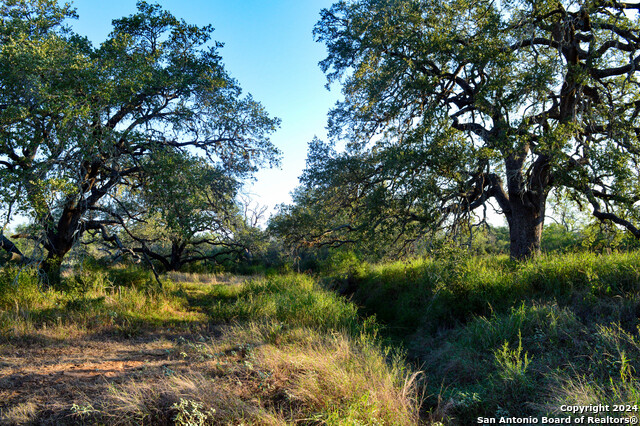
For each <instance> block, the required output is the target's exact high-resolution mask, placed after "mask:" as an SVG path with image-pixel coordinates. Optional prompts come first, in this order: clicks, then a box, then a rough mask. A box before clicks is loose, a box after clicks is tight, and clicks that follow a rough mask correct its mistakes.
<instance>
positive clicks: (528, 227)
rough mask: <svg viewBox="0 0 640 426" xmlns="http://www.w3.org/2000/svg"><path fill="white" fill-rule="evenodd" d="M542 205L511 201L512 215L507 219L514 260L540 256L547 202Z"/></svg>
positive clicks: (511, 252)
mask: <svg viewBox="0 0 640 426" xmlns="http://www.w3.org/2000/svg"><path fill="white" fill-rule="evenodd" d="M541 204H542V205H543V206H535V205H531V204H527V203H523V202H521V201H520V200H517V201H516V202H514V201H513V200H512V201H511V209H512V214H511V215H510V217H507V222H508V223H509V238H510V242H511V244H510V255H511V258H512V259H515V260H526V259H531V258H534V257H536V256H538V255H539V254H540V248H541V246H540V244H541V241H542V227H543V225H544V204H545V202H544V201H542V203H541ZM540 207H542V208H540Z"/></svg>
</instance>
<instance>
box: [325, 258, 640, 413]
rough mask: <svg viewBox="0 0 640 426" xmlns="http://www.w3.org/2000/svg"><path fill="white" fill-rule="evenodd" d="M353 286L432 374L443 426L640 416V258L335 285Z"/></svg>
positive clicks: (431, 401)
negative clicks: (583, 415)
mask: <svg viewBox="0 0 640 426" xmlns="http://www.w3.org/2000/svg"><path fill="white" fill-rule="evenodd" d="M345 280H348V281H349V284H348V286H346V287H348V288H350V289H351V292H352V298H353V300H354V301H356V302H357V303H359V304H361V305H362V306H363V307H364V309H365V311H366V312H367V313H368V314H375V315H376V316H377V318H378V320H379V321H380V322H381V323H382V324H383V325H384V329H383V330H384V334H385V335H386V336H387V337H388V338H390V339H391V340H392V341H393V342H395V343H396V344H401V345H404V346H405V347H406V348H407V350H408V353H409V356H410V357H411V358H412V359H414V360H416V362H418V363H419V364H420V365H422V368H423V370H424V373H425V381H424V383H425V386H426V387H425V389H426V390H425V392H426V394H427V395H429V398H428V399H427V401H426V403H425V409H426V410H427V411H430V418H431V419H433V420H434V421H435V420H439V421H443V422H444V423H450V424H468V423H469V422H471V421H473V420H474V419H476V418H477V417H480V416H481V417H489V418H498V419H499V418H500V417H501V416H519V417H526V416H533V417H537V418H540V417H542V416H558V415H560V416H564V415H565V414H566V413H562V412H561V411H560V406H561V405H563V404H569V405H585V404H587V405H588V404H598V403H600V404H610V405H613V404H630V405H632V406H635V405H640V404H639V402H640V399H639V397H640V392H639V390H640V382H639V381H638V376H637V372H638V371H640V337H639V333H640V328H639V324H640V321H639V313H640V253H638V252H635V253H613V254H609V255H596V254H590V253H580V254H564V255H553V256H551V255H549V256H542V257H540V258H539V259H536V260H533V261H530V262H527V263H520V264H519V263H515V262H512V261H510V260H509V259H508V258H506V257H474V258H464V257H459V256H458V257H454V258H449V259H415V260H412V261H407V262H395V263H390V264H389V263H388V264H380V265H364V266H363V265H361V266H360V267H359V268H357V269H355V270H352V272H351V274H350V275H349V276H347V277H345V276H344V275H342V276H337V278H334V285H335V286H336V287H337V288H344V287H345V284H344V281H345ZM608 414H609V415H612V413H608ZM634 414H636V413H635V412H630V413H613V415H614V416H627V415H634Z"/></svg>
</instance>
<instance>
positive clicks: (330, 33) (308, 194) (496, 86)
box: [273, 0, 640, 259]
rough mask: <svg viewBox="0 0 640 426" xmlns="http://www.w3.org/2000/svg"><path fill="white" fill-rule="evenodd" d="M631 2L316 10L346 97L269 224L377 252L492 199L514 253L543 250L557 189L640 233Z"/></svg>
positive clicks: (454, 231) (332, 72)
mask: <svg viewBox="0 0 640 426" xmlns="http://www.w3.org/2000/svg"><path fill="white" fill-rule="evenodd" d="M625 7H626V6H625V5H622V4H612V3H602V2H579V3H575V2H571V1H542V2H540V1H533V0H523V1H515V2H509V3H495V2H478V1H468V0H447V1H414V0H358V1H337V2H336V3H335V4H333V6H332V7H330V8H328V9H324V10H323V11H322V12H321V19H320V21H319V22H318V23H317V24H316V27H315V29H314V34H315V36H316V38H317V40H318V41H320V42H323V43H324V44H325V45H326V47H327V57H326V58H325V59H324V60H323V61H322V62H321V63H320V66H321V68H322V70H323V71H324V72H325V73H326V74H327V80H328V84H331V83H334V82H337V83H340V85H341V87H342V93H343V95H344V100H342V101H340V102H338V103H337V104H336V107H335V108H334V109H333V110H332V111H331V112H330V114H329V123H328V127H329V130H330V136H331V138H332V141H331V142H330V143H325V142H322V141H320V140H317V139H314V140H313V141H311V142H310V144H309V152H308V156H307V167H306V169H305V171H304V173H303V175H302V177H301V182H302V186H301V187H300V188H299V189H298V190H297V191H296V193H295V194H294V205H292V206H283V207H282V208H281V211H280V215H279V216H278V217H277V218H275V219H274V221H273V229H274V230H276V231H277V232H278V233H279V235H281V236H284V238H285V239H286V240H287V244H288V245H289V246H292V247H307V246H310V245H312V246H318V247H322V246H333V247H336V246H341V245H345V244H354V243H357V244H359V245H360V246H361V247H365V248H369V247H367V246H368V245H370V244H374V245H375V247H373V249H372V250H370V251H372V252H375V251H378V252H381V253H383V254H384V253H389V252H394V251H395V252H397V251H403V250H405V249H406V248H407V247H410V246H411V245H412V244H414V243H416V242H417V243H423V242H424V240H425V239H428V238H429V236H430V234H431V233H433V232H434V230H435V229H446V230H447V231H448V232H449V233H450V234H451V235H454V236H455V235H458V234H459V233H460V231H461V229H464V228H466V227H468V226H469V225H470V224H472V223H473V222H477V221H478V219H480V218H482V217H485V216H486V211H485V212H482V213H479V212H481V208H482V207H484V208H489V206H488V204H487V202H488V201H489V200H491V201H492V202H493V203H494V204H493V205H495V206H496V207H497V208H498V209H499V211H500V213H501V214H503V215H504V217H505V219H506V220H507V222H508V223H509V229H510V238H509V242H510V244H511V245H510V254H511V256H512V257H513V258H517V259H523V258H528V257H531V256H535V255H537V254H538V252H539V251H540V235H541V233H542V223H543V220H544V217H545V212H546V206H547V197H548V195H549V194H550V193H551V192H552V191H553V192H554V193H555V194H556V196H557V197H560V198H562V199H565V200H571V201H572V202H577V204H578V205H579V206H580V207H581V208H583V209H585V210H586V208H587V206H590V208H592V210H593V214H594V216H595V217H596V218H597V219H598V220H600V221H604V222H608V223H614V224H615V225H616V226H621V227H624V228H625V229H627V230H628V231H629V232H630V233H632V234H633V235H634V236H635V237H636V238H640V231H639V230H638V226H637V223H638V219H640V217H639V216H638V209H637V202H638V200H640V195H639V194H640V187H639V184H638V182H640V179H638V177H639V171H638V170H639V169H638V167H637V163H638V160H639V158H638V153H639V152H640V151H639V150H638V133H637V130H638V129H639V128H640V117H639V116H638V114H636V113H635V109H634V108H635V106H634V105H635V102H636V101H637V99H638V96H639V95H640V92H639V91H638V90H637V87H636V86H637V84H636V83H637V78H638V73H639V71H638V68H637V67H636V64H635V59H633V58H635V56H634V55H637V52H638V51H640V43H639V42H638V40H637V38H636V36H635V35H634V34H635V33H636V32H637V31H638V30H639V27H638V22H637V20H635V19H634V18H633V17H632V16H631V15H628V14H627V13H625ZM587 40H588V41H587ZM587 44H588V47H587ZM338 142H339V143H340V145H338ZM343 143H344V145H345V148H344V150H343V151H338V150H337V149H336V146H341V145H343ZM374 241H375V243H371V242H374ZM557 243H559V244H572V243H571V242H570V241H561V242H557ZM553 244H554V243H552V245H553Z"/></svg>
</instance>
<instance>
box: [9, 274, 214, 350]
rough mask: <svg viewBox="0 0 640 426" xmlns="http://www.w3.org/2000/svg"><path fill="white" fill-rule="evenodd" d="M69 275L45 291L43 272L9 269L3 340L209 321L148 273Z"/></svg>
mask: <svg viewBox="0 0 640 426" xmlns="http://www.w3.org/2000/svg"><path fill="white" fill-rule="evenodd" d="M65 275H66V276H65V277H64V279H63V280H62V282H61V283H60V285H59V286H57V288H43V287H42V285H41V281H40V279H39V278H40V277H39V276H38V272H37V270H35V269H22V270H21V269H15V268H7V267H5V268H3V269H2V270H1V271H0V337H4V338H10V337H20V336H25V335H29V334H33V333H46V334H48V335H51V336H55V335H56V334H60V336H64V335H68V334H77V333H80V334H82V333H84V332H87V331H100V330H104V331H108V330H112V331H116V332H124V333H125V334H131V333H134V332H136V331H137V330H139V329H140V328H142V327H149V326H157V325H160V324H174V323H176V324H177V323H189V322H193V321H198V320H200V321H201V320H203V316H202V315H201V314H198V313H196V312H192V311H190V310H189V309H188V308H187V304H186V301H185V300H184V299H181V298H179V297H177V296H175V295H174V294H173V291H172V290H173V289H174V288H175V287H176V286H175V285H174V284H172V283H168V287H167V288H165V289H159V288H158V287H157V286H155V285H152V282H151V281H150V280H148V279H147V278H148V276H147V273H146V272H140V271H135V270H133V269H129V270H128V271H127V272H122V271H118V272H117V273H112V272H110V271H104V270H82V271H79V272H77V273H75V274H65ZM114 277H116V278H117V280H116V279H114ZM126 277H128V278H129V279H128V280H127V279H125V278H126ZM143 277H145V278H144V279H143ZM56 330H57V332H56Z"/></svg>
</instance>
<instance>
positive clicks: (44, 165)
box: [0, 0, 279, 282]
mask: <svg viewBox="0 0 640 426" xmlns="http://www.w3.org/2000/svg"><path fill="white" fill-rule="evenodd" d="M137 8H138V10H137V12H136V13H135V14H133V15H131V16H129V17H124V18H121V19H116V20H114V21H113V31H112V32H111V33H110V34H109V36H108V37H107V39H106V40H105V41H104V42H103V43H101V44H100V46H99V47H94V46H93V45H92V44H91V43H90V42H89V40H88V39H87V38H85V37H81V36H80V35H78V34H74V33H73V32H72V31H71V30H70V29H69V28H68V27H67V26H66V25H65V24H64V21H65V20H66V19H68V18H73V17H75V12H73V10H72V9H71V7H70V6H69V5H68V4H65V5H59V4H58V2H56V1H54V0H38V1H36V2H29V1H22V0H20V1H13V0H11V1H9V0H6V1H2V2H0V15H2V20H1V21H2V24H0V34H1V35H2V37H1V41H0V85H1V86H2V91H0V105H2V108H0V126H1V127H2V129H3V131H4V132H5V135H4V139H3V143H2V144H1V145H0V157H1V158H2V161H1V162H0V188H1V189H0V204H1V205H0V208H2V210H3V211H5V212H7V213H8V212H12V213H22V214H23V215H25V216H26V217H28V218H29V219H30V221H31V226H29V228H28V229H27V231H28V232H25V233H24V234H23V235H22V237H26V238H29V239H32V240H34V241H36V242H37V243H38V244H37V245H36V249H37V250H35V251H34V255H38V254H39V253H42V252H43V251H44V254H45V255H46V256H47V258H48V259H47V262H46V263H43V269H45V270H46V271H47V272H48V273H49V274H50V275H58V274H59V266H60V263H61V261H62V259H63V258H64V256H65V255H66V253H68V252H69V250H71V248H72V247H73V246H74V244H75V243H76V242H77V241H80V240H81V239H82V237H83V235H84V234H85V233H86V232H90V233H92V234H94V235H95V236H99V237H100V238H102V239H103V240H105V241H107V242H109V243H110V244H111V245H112V246H113V247H114V248H115V250H117V251H125V249H127V248H133V249H134V251H135V250H137V251H138V252H141V251H148V248H147V247H146V246H145V244H144V242H148V239H147V237H149V235H148V233H149V232H150V228H153V227H154V225H155V226H156V228H155V229H158V227H160V228H162V229H163V231H161V232H160V234H161V235H160V236H158V235H154V236H153V237H155V238H156V239H157V240H163V241H161V242H159V243H158V244H162V243H165V242H166V241H169V242H170V243H176V244H175V245H176V246H177V247H180V246H181V245H182V244H185V243H186V244H193V243H196V244H197V243H198V241H194V239H197V238H196V237H195V235H196V234H198V233H201V232H204V231H206V232H208V233H209V234H210V235H214V237H212V240H215V242H220V241H221V239H222V237H221V236H222V235H224V234H225V233H226V234H229V233H232V232H233V231H232V230H230V228H229V225H228V222H229V218H230V217H232V216H233V215H234V214H235V213H236V212H237V205H236V203H235V201H234V197H235V194H236V191H237V188H238V186H239V183H238V182H239V181H240V180H241V179H244V178H247V177H249V176H251V175H252V174H253V173H254V172H255V171H256V170H257V168H258V167H260V166H263V165H272V164H276V163H277V162H278V159H279V152H278V150H277V149H276V148H275V147H274V146H273V145H272V144H271V142H270V140H269V135H270V134H271V133H272V132H273V131H274V130H275V129H276V128H277V127H278V125H279V120H278V119H276V118H272V117H270V116H269V115H268V114H267V113H266V112H265V111H264V109H263V107H262V106H261V105H260V104H259V103H257V102H256V101H254V100H253V99H252V97H251V96H250V95H247V96H243V95H242V92H241V89H240V87H239V86H238V84H237V82H236V81H235V80H234V79H232V78H231V77H230V76H229V75H228V73H227V72H226V70H225V69H224V67H223V65H222V59H221V57H220V55H219V53H218V49H219V48H220V47H221V46H222V45H221V44H220V43H218V42H212V41H211V33H212V32H213V28H212V27H211V26H204V27H197V26H195V25H190V24H188V23H186V22H185V21H182V20H179V19H177V18H176V17H174V16H173V15H171V14H170V13H169V12H167V11H164V10H163V9H162V8H161V6H160V5H150V4H148V3H147V2H145V1H139V2H138V3H137ZM180 169H182V172H181V173H176V170H180ZM8 219H11V218H8ZM147 219H148V221H146V220H147ZM145 221H146V222H145ZM141 224H146V227H147V228H146V229H145V225H141ZM123 227H126V228H130V231H136V232H138V231H139V232H140V233H141V236H140V237H139V238H138V239H136V237H135V235H134V233H133V232H126V231H123V232H124V233H125V234H126V235H127V237H128V238H129V240H128V241H125V242H126V243H131V245H132V246H134V247H123V241H122V240H121V239H120V238H118V235H117V231H118V230H122V228H123ZM145 232H146V234H145ZM3 247H5V244H3ZM146 254H147V255H149V253H146ZM163 254H164V253H163ZM38 257H39V256H38ZM187 257H188V256H187ZM54 281H56V282H57V281H59V279H55V280H54Z"/></svg>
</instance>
